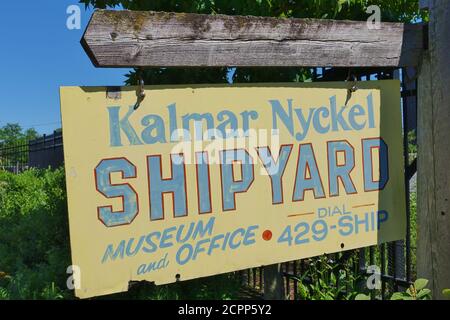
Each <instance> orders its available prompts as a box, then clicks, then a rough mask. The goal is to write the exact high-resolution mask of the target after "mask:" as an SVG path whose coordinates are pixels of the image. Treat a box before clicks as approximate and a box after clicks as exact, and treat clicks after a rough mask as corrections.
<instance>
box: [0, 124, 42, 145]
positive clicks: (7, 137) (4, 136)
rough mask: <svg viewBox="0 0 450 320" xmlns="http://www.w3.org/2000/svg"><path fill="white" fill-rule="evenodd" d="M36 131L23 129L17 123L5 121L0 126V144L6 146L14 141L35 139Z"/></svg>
mask: <svg viewBox="0 0 450 320" xmlns="http://www.w3.org/2000/svg"><path fill="white" fill-rule="evenodd" d="M37 137H38V133H37V132H36V130H34V129H32V128H31V129H27V130H23V129H22V127H21V126H20V125H19V124H17V123H7V124H6V125H4V126H3V127H1V128H0V145H1V146H8V145H12V144H14V143H21V142H25V141H27V140H30V139H36V138H37Z"/></svg>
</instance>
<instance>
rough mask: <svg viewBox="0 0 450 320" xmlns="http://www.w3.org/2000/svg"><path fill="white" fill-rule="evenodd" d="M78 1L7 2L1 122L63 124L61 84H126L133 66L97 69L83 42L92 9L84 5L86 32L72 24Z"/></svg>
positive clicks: (0, 57) (1, 19)
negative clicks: (71, 13)
mask: <svg viewBox="0 0 450 320" xmlns="http://www.w3.org/2000/svg"><path fill="white" fill-rule="evenodd" d="M73 4H78V1H77V0H45V1H3V3H2V6H1V10H0V39H1V42H2V45H1V47H0V48H1V50H0V61H1V62H0V73H1V80H0V95H1V99H0V126H3V125H5V124H6V123H8V122H10V123H19V124H20V125H22V126H23V127H24V128H29V127H34V128H35V129H36V130H37V131H38V132H39V133H41V134H43V133H51V132H53V130H54V129H57V128H59V127H61V123H60V121H61V119H60V110H59V87H60V86H73V85H77V86H78V85H92V86H94V85H100V86H103V85H122V84H123V83H124V80H125V77H124V75H125V74H126V73H128V69H97V68H95V67H94V66H93V65H92V63H91V62H90V60H89V58H88V57H87V55H86V54H85V53H84V50H83V48H82V47H81V45H80V42H79V41H80V39H81V37H82V34H83V31H84V29H85V27H86V25H87V23H88V22H89V18H90V16H91V14H92V10H89V11H85V9H84V6H83V5H80V8H81V12H82V17H81V24H82V25H81V30H69V29H67V27H66V20H67V18H68V16H69V15H68V14H66V10H67V7H68V6H69V5H73Z"/></svg>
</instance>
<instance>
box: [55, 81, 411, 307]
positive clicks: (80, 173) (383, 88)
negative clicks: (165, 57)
mask: <svg viewBox="0 0 450 320" xmlns="http://www.w3.org/2000/svg"><path fill="white" fill-rule="evenodd" d="M358 86H359V89H358V90H357V91H356V92H353V93H351V95H350V94H349V92H348V90H347V89H348V83H344V82H336V83H320V84H317V83H300V84H255V85H237V86H228V85H223V86H152V87H146V90H145V93H146V97H145V99H144V100H143V101H142V103H141V104H140V105H139V106H138V105H136V93H137V91H138V90H139V89H137V88H132V87H124V88H121V89H120V93H117V92H116V93H115V94H111V92H110V89H109V88H105V87H64V88H62V89H61V100H62V102H61V104H62V107H61V109H62V121H63V135H64V152H65V166H66V175H67V191H68V205H69V222H70V236H71V237H70V238H71V248H72V260H73V264H74V265H77V266H79V267H80V271H81V277H80V281H81V282H80V286H79V288H78V289H76V295H77V296H78V297H80V298H87V297H92V296H98V295H105V294H110V293H115V292H121V291H126V290H127V289H128V284H129V282H130V281H141V280H146V281H151V282H154V283H155V284H157V285H158V284H166V283H171V282H175V281H178V280H181V281H183V280H188V279H193V278H198V277H204V276H210V275H215V274H220V273H225V272H232V271H236V270H242V269H246V268H249V267H256V266H263V265H270V264H274V263H280V262H285V261H290V260H294V259H300V258H306V257H312V256H317V255H321V254H324V253H331V252H339V251H342V250H349V249H354V248H359V247H365V246H370V245H375V244H379V243H382V242H387V241H394V240H399V239H402V238H403V237H404V235H405V230H406V225H405V224H406V223H405V201H404V198H405V190H404V167H403V146H402V120H401V109H400V84H399V82H398V81H394V80H392V81H391V80H388V81H370V82H364V83H359V84H358ZM116 90H117V89H116Z"/></svg>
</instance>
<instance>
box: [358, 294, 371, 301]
mask: <svg viewBox="0 0 450 320" xmlns="http://www.w3.org/2000/svg"><path fill="white" fill-rule="evenodd" d="M355 300H370V297H369V296H368V295H366V294H364V293H360V294H358V295H356V297H355Z"/></svg>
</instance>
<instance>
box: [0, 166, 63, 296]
mask: <svg viewBox="0 0 450 320" xmlns="http://www.w3.org/2000/svg"><path fill="white" fill-rule="evenodd" d="M69 252H70V251H69V233H68V223H67V212H66V191H65V180H64V171H63V170H62V169H59V170H56V171H51V170H45V171H44V170H42V171H41V170H29V171H26V172H24V173H21V174H18V175H14V174H11V173H8V172H4V171H0V271H2V272H3V273H2V274H3V277H2V276H0V297H1V298H3V299H7V298H10V299H56V298H62V297H64V296H67V295H69V293H68V292H67V291H65V290H64V288H65V281H66V276H67V275H66V274H65V271H66V268H67V266H69V265H70V253H69Z"/></svg>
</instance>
